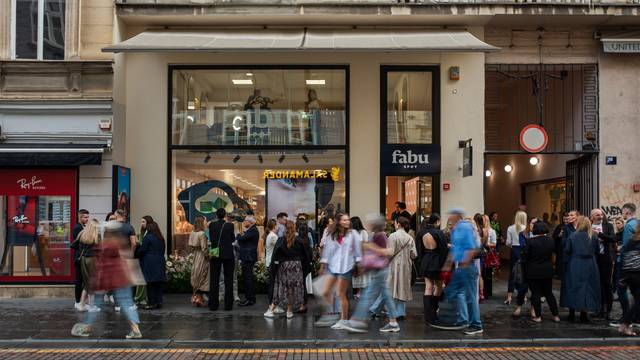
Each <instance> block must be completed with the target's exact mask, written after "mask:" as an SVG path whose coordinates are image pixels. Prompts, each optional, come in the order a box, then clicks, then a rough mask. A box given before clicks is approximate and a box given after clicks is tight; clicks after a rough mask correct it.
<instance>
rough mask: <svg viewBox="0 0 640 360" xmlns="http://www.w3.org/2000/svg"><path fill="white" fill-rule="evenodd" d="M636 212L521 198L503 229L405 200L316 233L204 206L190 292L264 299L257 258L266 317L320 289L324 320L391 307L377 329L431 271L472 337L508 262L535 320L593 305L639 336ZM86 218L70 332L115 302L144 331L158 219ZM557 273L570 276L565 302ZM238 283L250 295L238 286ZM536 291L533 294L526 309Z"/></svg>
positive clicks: (155, 270) (158, 247)
mask: <svg viewBox="0 0 640 360" xmlns="http://www.w3.org/2000/svg"><path fill="white" fill-rule="evenodd" d="M635 212H636V207H635V205H634V204H631V203H629V204H625V205H624V206H623V214H622V215H623V217H622V219H620V220H619V221H617V220H616V221H615V223H614V224H611V223H609V222H608V221H607V219H606V217H605V216H604V213H603V211H602V210H600V209H594V210H592V211H591V213H590V214H589V216H586V215H582V214H580V213H579V212H578V211H575V210H572V211H569V212H566V213H564V214H562V223H560V224H553V222H554V221H553V220H555V219H557V217H554V216H552V217H549V215H547V214H545V215H544V216H543V217H542V218H537V217H534V216H530V215H529V214H527V212H526V208H525V207H524V206H523V207H521V208H520V209H519V210H518V211H516V212H515V215H514V218H513V224H512V225H510V226H508V227H507V229H506V231H505V232H504V233H503V231H502V227H501V225H500V223H499V219H498V214H497V213H491V215H485V214H475V215H474V216H471V217H469V216H467V214H466V213H465V212H464V210H462V209H459V208H456V209H452V210H450V211H449V212H448V213H447V219H446V222H444V219H441V218H440V216H439V215H438V214H435V213H434V214H430V215H429V216H427V217H426V218H424V219H422V221H421V223H420V224H417V219H416V216H415V214H414V215H411V214H410V213H409V212H408V211H407V210H406V206H405V205H404V204H403V203H397V204H396V211H395V212H394V213H393V214H392V216H391V219H392V220H391V225H392V227H391V228H389V221H388V220H387V219H386V218H385V217H383V216H382V215H369V216H367V217H365V218H364V221H363V220H361V219H360V218H359V217H349V215H348V214H346V213H343V212H337V213H336V214H335V216H333V217H331V219H323V226H322V227H319V229H318V231H317V232H316V231H314V230H313V229H312V228H311V227H310V226H309V218H308V216H307V215H305V214H298V215H297V216H296V218H295V221H293V220H289V216H288V214H286V213H279V214H278V215H277V216H276V217H275V218H273V219H267V220H266V221H265V223H264V224H261V225H263V226H262V229H264V230H262V231H261V230H259V229H258V224H257V221H256V218H255V217H254V216H253V214H248V215H246V216H244V217H243V218H242V219H238V217H237V215H235V214H229V213H227V212H226V211H225V210H224V209H218V210H217V212H216V215H215V216H216V219H215V220H213V221H210V222H207V220H206V219H205V218H204V217H196V218H195V220H194V228H193V232H192V233H191V235H190V237H189V240H188V251H189V252H190V253H192V254H193V259H194V260H193V268H192V271H191V279H190V280H191V286H192V289H193V291H192V296H191V302H192V303H193V304H194V305H195V306H199V307H208V308H209V310H211V311H218V310H219V309H220V306H221V303H222V305H223V309H224V310H225V311H231V310H232V309H233V307H234V304H237V306H242V307H245V306H247V307H248V306H254V305H255V304H256V294H255V289H254V286H255V284H254V278H253V271H254V267H255V264H256V262H258V261H264V265H265V266H266V271H267V274H268V286H267V300H268V306H267V309H266V312H265V313H264V317H266V318H274V317H277V316H280V315H282V316H284V317H286V318H287V319H291V318H293V317H294V316H295V315H294V314H296V313H306V312H307V300H308V298H309V296H310V295H311V294H314V295H316V296H317V298H318V299H319V309H318V310H319V311H320V315H319V317H318V318H317V320H316V321H315V326H318V327H331V329H334V330H343V331H349V332H367V331H369V325H368V322H369V320H370V319H372V318H376V317H380V318H386V319H387V321H386V323H385V325H384V326H383V327H381V328H380V329H379V330H380V331H381V332H398V331H400V324H401V321H402V320H404V319H405V318H406V317H407V316H409V314H407V304H408V303H410V302H412V301H413V300H414V299H413V297H414V293H413V290H412V289H413V285H414V283H415V282H416V279H419V280H424V293H423V295H422V298H423V299H422V303H423V316H424V322H425V325H426V326H428V327H432V328H435V329H441V330H461V331H463V332H464V334H467V335H475V334H481V333H482V332H483V322H482V317H481V303H482V302H483V301H484V300H485V299H486V298H489V297H491V296H492V291H493V290H492V289H493V281H494V275H495V274H496V273H497V272H498V271H500V270H502V271H508V285H507V297H506V299H505V300H504V304H505V305H508V306H510V305H515V309H514V311H513V316H514V317H521V316H523V314H529V315H530V318H531V321H533V322H536V323H539V322H542V321H543V312H542V305H543V304H545V303H546V306H548V309H549V312H550V319H551V321H553V322H559V321H561V319H560V308H566V309H568V316H567V318H566V320H568V321H576V313H579V321H581V322H590V321H591V318H592V317H594V316H595V317H599V318H602V319H606V320H607V321H610V323H611V326H615V327H617V328H618V330H619V331H620V333H622V334H625V335H635V332H634V329H633V326H632V324H633V323H636V322H637V320H638V319H639V318H640V301H635V300H636V299H640V231H638V222H637V220H636V218H635ZM78 219H79V223H78V224H77V225H76V227H75V228H74V231H73V236H74V238H75V241H74V243H73V244H72V248H73V249H74V250H75V252H74V254H75V255H74V264H75V266H76V275H77V281H76V304H75V307H76V309H78V310H79V311H87V312H88V315H87V319H86V321H85V323H83V324H77V325H76V326H75V327H74V329H73V334H74V335H77V336H88V335H89V334H90V333H91V330H92V327H93V324H94V323H95V321H96V320H97V316H98V314H99V312H100V310H101V307H102V306H104V303H105V301H106V302H115V306H116V307H117V309H122V312H123V313H124V315H125V316H126V318H127V320H128V321H129V324H130V326H131V331H130V333H129V334H128V335H127V337H128V338H139V337H141V336H142V334H141V332H140V329H139V328H138V325H137V324H138V323H139V319H138V313H137V309H138V306H142V305H144V306H143V307H142V308H144V309H156V308H160V307H161V306H162V304H163V296H162V288H163V283H164V282H166V280H167V277H166V268H165V252H166V249H165V240H164V238H163V235H162V233H161V231H160V228H159V226H158V224H157V223H156V222H155V221H153V218H151V217H150V216H145V217H143V218H142V219H141V224H142V225H141V229H140V233H139V234H138V235H137V236H136V232H135V230H134V229H133V227H132V226H131V225H130V224H129V223H127V222H126V221H125V214H123V213H122V212H121V211H116V212H115V213H114V214H110V215H109V216H108V217H107V219H106V221H105V222H103V223H101V222H99V221H98V220H96V219H91V218H90V214H89V213H88V212H87V211H86V210H80V212H79V214H78ZM550 220H551V222H550ZM261 232H262V234H261ZM499 253H502V254H509V255H510V256H508V257H509V259H508V260H509V264H508V265H506V264H501V257H500V255H499ZM503 260H504V259H503ZM315 264H318V268H316V266H315ZM236 269H239V271H238V273H239V274H240V276H239V279H238V277H237V276H236ZM238 280H240V284H238ZM554 281H555V282H558V281H559V282H560V286H559V289H560V298H559V301H558V300H557V299H556V297H555V295H554V291H553V289H554ZM238 285H241V286H242V289H243V293H244V299H243V300H240V299H239V298H238V295H237V293H238ZM629 292H631V294H632V295H633V298H634V303H633V306H631V305H630V300H629V296H628V293H629ZM614 293H615V294H616V295H617V301H618V302H619V303H620V306H621V309H622V316H621V317H620V318H618V319H611V313H612V308H613V301H614V300H613V299H614V296H613V294H614ZM134 296H135V297H134ZM134 299H135V302H134ZM514 300H515V301H514ZM354 301H355V305H354V306H351V305H352V304H351V303H353V302H354ZM443 301H447V302H449V303H451V304H453V305H454V308H455V314H453V315H454V317H455V321H444V320H442V318H443V317H442V316H441V315H442V314H441V307H440V304H441V303H442V302H443ZM527 301H529V303H530V306H529V307H527V308H526V311H523V308H524V307H525V304H526V303H527ZM514 302H515V304H514ZM352 308H354V309H355V310H354V312H353V313H350V309H352Z"/></svg>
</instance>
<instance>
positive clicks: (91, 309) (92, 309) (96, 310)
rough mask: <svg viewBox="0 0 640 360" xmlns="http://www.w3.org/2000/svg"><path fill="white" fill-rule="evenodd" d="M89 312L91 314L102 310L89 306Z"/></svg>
mask: <svg viewBox="0 0 640 360" xmlns="http://www.w3.org/2000/svg"><path fill="white" fill-rule="evenodd" d="M87 311H89V312H99V311H100V308H99V307H97V306H95V305H87Z"/></svg>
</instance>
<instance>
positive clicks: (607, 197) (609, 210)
mask: <svg viewBox="0 0 640 360" xmlns="http://www.w3.org/2000/svg"><path fill="white" fill-rule="evenodd" d="M628 202H630V203H634V204H636V206H638V205H640V193H636V192H633V184H624V183H612V184H605V185H604V186H603V187H602V188H601V194H600V203H601V204H602V205H601V207H600V208H601V209H602V211H604V214H605V216H606V217H607V219H608V220H609V221H612V220H614V219H616V218H619V217H621V216H622V205H624V204H625V203H628Z"/></svg>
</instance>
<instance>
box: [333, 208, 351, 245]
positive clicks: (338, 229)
mask: <svg viewBox="0 0 640 360" xmlns="http://www.w3.org/2000/svg"><path fill="white" fill-rule="evenodd" d="M343 216H346V217H349V215H348V214H347V213H344V212H342V211H338V213H336V215H335V216H334V217H333V224H331V226H329V234H331V238H332V239H334V240H335V239H336V238H337V237H338V236H340V235H342V236H344V235H345V234H346V233H347V231H349V229H348V228H346V229H345V228H343V227H342V226H341V225H340V219H342V217H343ZM349 221H351V219H349Z"/></svg>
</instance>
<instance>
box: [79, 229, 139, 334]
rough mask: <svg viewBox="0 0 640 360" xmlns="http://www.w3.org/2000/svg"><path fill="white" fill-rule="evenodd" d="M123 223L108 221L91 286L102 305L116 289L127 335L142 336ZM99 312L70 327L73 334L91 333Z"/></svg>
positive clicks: (96, 300)
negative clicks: (125, 322)
mask: <svg viewBox="0 0 640 360" xmlns="http://www.w3.org/2000/svg"><path fill="white" fill-rule="evenodd" d="M121 226H122V224H121V223H120V222H118V221H110V222H108V223H107V224H106V225H105V231H104V237H103V240H102V242H101V243H100V245H99V246H98V251H97V258H96V264H95V276H94V277H93V279H92V288H93V289H94V290H95V292H96V296H95V302H96V306H98V307H100V306H101V305H102V302H103V295H104V294H105V293H106V292H107V291H113V293H114V295H115V300H116V304H118V306H120V307H121V308H122V312H123V313H124V315H125V317H126V319H127V321H128V322H129V326H130V331H129V333H128V334H127V335H126V338H127V339H140V338H142V333H141V332H140V328H139V326H138V324H139V323H140V319H139V317H138V312H137V310H136V309H135V308H134V307H133V298H132V293H131V281H130V276H131V274H130V273H129V271H128V266H127V264H126V260H125V259H126V258H125V257H123V256H122V255H121V254H122V253H126V252H127V251H128V250H130V248H129V244H128V239H126V238H124V236H123V233H122V230H121V229H120V228H121ZM99 314H100V312H89V313H88V314H87V317H86V323H84V324H76V325H74V327H73V329H72V330H71V335H73V336H80V337H88V336H90V335H91V333H92V331H93V326H94V325H95V322H96V320H97V318H98V316H99Z"/></svg>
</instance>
